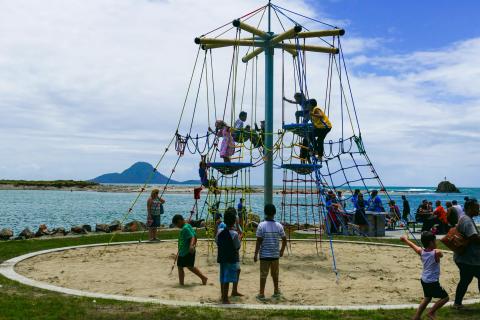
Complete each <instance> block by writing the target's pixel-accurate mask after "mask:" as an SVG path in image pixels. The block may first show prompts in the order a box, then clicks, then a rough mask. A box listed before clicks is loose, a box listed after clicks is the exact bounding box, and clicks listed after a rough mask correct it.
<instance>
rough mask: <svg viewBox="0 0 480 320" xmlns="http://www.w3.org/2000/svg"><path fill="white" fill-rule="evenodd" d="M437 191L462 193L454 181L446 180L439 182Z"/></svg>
mask: <svg viewBox="0 0 480 320" xmlns="http://www.w3.org/2000/svg"><path fill="white" fill-rule="evenodd" d="M435 192H438V193H460V190H458V188H457V187H456V186H455V185H454V184H453V183H451V182H450V181H447V180H445V181H442V182H440V183H439V184H438V186H437V190H435Z"/></svg>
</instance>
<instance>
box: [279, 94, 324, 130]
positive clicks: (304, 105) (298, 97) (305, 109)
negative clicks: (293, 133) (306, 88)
mask: <svg viewBox="0 0 480 320" xmlns="http://www.w3.org/2000/svg"><path fill="white" fill-rule="evenodd" d="M293 99H294V100H290V99H287V98H285V97H283V100H285V101H287V102H289V103H292V104H298V105H299V106H300V107H301V110H297V111H296V112H295V120H296V123H300V118H303V120H302V123H307V122H308V121H309V120H310V110H311V107H312V102H313V101H315V99H310V100H307V98H305V95H304V94H303V92H297V93H295V94H294V95H293ZM312 100H313V101H312ZM315 105H316V101H315Z"/></svg>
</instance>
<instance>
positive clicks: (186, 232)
mask: <svg viewBox="0 0 480 320" xmlns="http://www.w3.org/2000/svg"><path fill="white" fill-rule="evenodd" d="M172 224H173V225H175V226H176V227H177V228H179V229H181V230H180V233H179V235H178V253H177V267H178V280H179V282H180V285H182V286H183V285H184V281H185V270H184V268H187V269H188V270H190V271H191V272H193V273H194V274H195V275H196V276H197V277H199V278H200V279H201V280H202V284H203V285H206V284H207V280H208V278H207V277H205V276H204V275H203V274H202V272H200V270H198V268H196V267H195V247H196V245H197V236H196V234H195V230H193V228H192V226H191V225H190V224H188V223H186V222H185V219H184V218H183V217H182V215H180V214H176V215H175V216H173V219H172Z"/></svg>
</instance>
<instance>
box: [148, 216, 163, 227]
mask: <svg viewBox="0 0 480 320" xmlns="http://www.w3.org/2000/svg"><path fill="white" fill-rule="evenodd" d="M152 219H153V221H152V224H151V225H149V227H150V228H160V216H152Z"/></svg>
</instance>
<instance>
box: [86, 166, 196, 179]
mask: <svg viewBox="0 0 480 320" xmlns="http://www.w3.org/2000/svg"><path fill="white" fill-rule="evenodd" d="M152 171H153V166H152V165H151V164H150V163H147V162H137V163H135V164H133V165H132V166H131V167H130V168H128V169H126V170H125V171H123V172H122V173H117V172H115V173H106V174H102V175H100V176H98V177H96V178H94V179H92V180H90V181H93V182H97V183H138V184H141V183H144V182H145V181H147V179H148V177H149V176H150V174H151V173H152ZM167 180H168V177H167V176H165V175H163V174H161V173H160V172H158V171H157V172H155V173H154V176H153V178H152V180H151V181H150V183H151V184H164V183H165V182H167ZM170 183H171V184H199V183H200V182H199V181H198V180H188V181H176V180H171V181H170Z"/></svg>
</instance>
